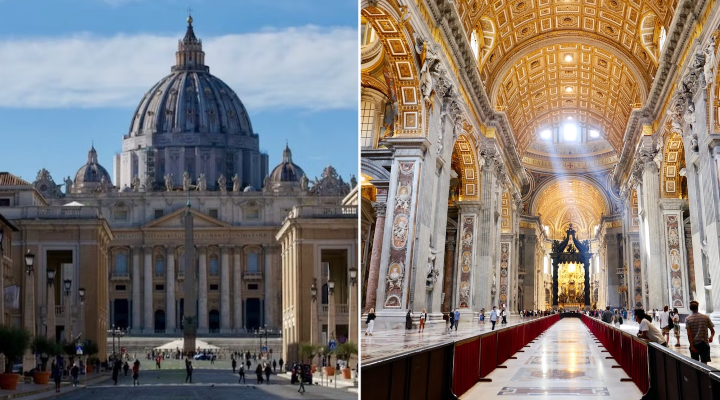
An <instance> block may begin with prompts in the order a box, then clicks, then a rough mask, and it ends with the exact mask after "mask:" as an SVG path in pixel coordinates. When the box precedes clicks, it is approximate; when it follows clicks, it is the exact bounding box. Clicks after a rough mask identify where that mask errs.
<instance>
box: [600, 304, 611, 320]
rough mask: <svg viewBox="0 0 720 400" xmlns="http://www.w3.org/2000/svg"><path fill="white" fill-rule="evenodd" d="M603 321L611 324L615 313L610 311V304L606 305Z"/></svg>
mask: <svg viewBox="0 0 720 400" xmlns="http://www.w3.org/2000/svg"><path fill="white" fill-rule="evenodd" d="M601 319H602V322H605V323H606V324H611V323H612V320H613V313H612V311H610V306H607V307H605V311H603V313H602V318H601Z"/></svg>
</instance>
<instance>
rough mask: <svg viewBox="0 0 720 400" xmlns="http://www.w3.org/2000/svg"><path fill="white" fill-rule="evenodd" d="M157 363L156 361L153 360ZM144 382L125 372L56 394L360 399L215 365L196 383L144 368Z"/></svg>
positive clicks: (79, 397) (107, 399) (79, 399)
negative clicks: (242, 375)
mask: <svg viewBox="0 0 720 400" xmlns="http://www.w3.org/2000/svg"><path fill="white" fill-rule="evenodd" d="M153 366H154V363H153ZM139 381H140V386H135V387H133V384H132V383H133V382H132V377H131V376H130V374H128V376H124V375H122V374H121V376H120V379H118V384H117V386H115V385H113V382H112V380H108V381H104V382H102V383H100V384H98V385H91V386H89V387H87V388H85V389H83V390H78V391H75V392H72V393H67V394H62V393H61V395H60V396H52V395H54V393H50V395H51V397H52V398H61V399H68V400H85V399H88V400H97V399H103V400H116V399H117V400H120V399H132V398H138V399H143V400H144V399H150V400H154V399H207V398H208V396H212V400H225V399H241V400H242V399H258V398H261V399H338V400H345V399H348V400H349V399H357V394H356V393H352V392H348V391H347V390H343V389H333V388H324V387H320V386H316V385H306V386H305V388H306V390H307V392H306V393H305V394H304V395H303V394H300V393H298V392H297V390H298V387H299V386H298V385H291V384H290V381H289V380H288V379H283V378H279V377H277V376H274V375H271V376H270V384H269V385H267V384H262V385H258V384H257V383H256V382H257V381H256V379H255V375H254V374H252V375H248V376H247V377H246V382H247V383H244V384H238V375H237V374H233V373H232V370H227V371H226V372H220V371H217V370H212V369H196V370H195V371H194V372H193V383H192V384H189V383H188V384H186V383H185V372H184V371H181V370H179V369H165V370H149V371H143V370H142V369H141V371H140V379H139Z"/></svg>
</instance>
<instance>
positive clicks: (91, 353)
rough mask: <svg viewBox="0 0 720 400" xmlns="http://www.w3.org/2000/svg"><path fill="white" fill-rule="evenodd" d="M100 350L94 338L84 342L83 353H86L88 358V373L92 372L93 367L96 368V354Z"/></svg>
mask: <svg viewBox="0 0 720 400" xmlns="http://www.w3.org/2000/svg"><path fill="white" fill-rule="evenodd" d="M98 351H99V349H98V346H97V343H95V342H93V341H92V340H88V341H86V342H85V343H84V344H83V354H85V355H86V356H87V357H88V359H87V363H86V364H85V368H86V369H87V373H88V374H90V373H92V372H93V369H94V368H95V359H96V357H95V354H97V353H98Z"/></svg>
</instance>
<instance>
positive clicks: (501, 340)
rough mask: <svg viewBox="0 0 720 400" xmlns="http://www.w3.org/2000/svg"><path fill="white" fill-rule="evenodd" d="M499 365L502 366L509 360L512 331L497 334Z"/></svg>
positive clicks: (502, 331) (505, 330)
mask: <svg viewBox="0 0 720 400" xmlns="http://www.w3.org/2000/svg"><path fill="white" fill-rule="evenodd" d="M497 337H498V341H497V365H500V364H502V363H504V362H505V361H507V359H508V345H509V343H510V331H509V330H507V329H504V330H501V331H499V332H498V333H497Z"/></svg>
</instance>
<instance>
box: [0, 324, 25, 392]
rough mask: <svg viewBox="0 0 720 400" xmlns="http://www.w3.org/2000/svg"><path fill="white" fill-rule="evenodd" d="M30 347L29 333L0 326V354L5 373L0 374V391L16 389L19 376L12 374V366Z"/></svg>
mask: <svg viewBox="0 0 720 400" xmlns="http://www.w3.org/2000/svg"><path fill="white" fill-rule="evenodd" d="M29 347H30V332H28V331H26V330H25V329H23V328H15V327H13V326H7V325H2V326H0V353H2V354H3V355H4V356H5V373H3V374H0V389H2V390H15V389H17V384H18V380H19V379H20V375H18V374H13V372H12V371H13V364H14V363H15V360H16V359H18V357H22V356H23V355H24V354H25V351H26V350H27V349H28V348H29Z"/></svg>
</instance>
